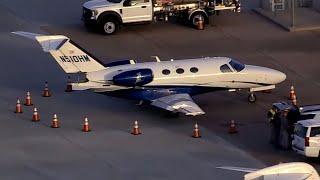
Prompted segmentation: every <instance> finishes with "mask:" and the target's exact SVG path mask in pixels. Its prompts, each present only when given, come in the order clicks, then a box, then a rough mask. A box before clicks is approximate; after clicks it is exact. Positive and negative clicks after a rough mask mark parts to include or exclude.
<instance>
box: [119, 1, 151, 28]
mask: <svg viewBox="0 0 320 180" xmlns="http://www.w3.org/2000/svg"><path fill="white" fill-rule="evenodd" d="M151 20H152V2H151V0H125V1H124V2H123V10H122V21H123V22H124V23H130V22H142V21H151Z"/></svg>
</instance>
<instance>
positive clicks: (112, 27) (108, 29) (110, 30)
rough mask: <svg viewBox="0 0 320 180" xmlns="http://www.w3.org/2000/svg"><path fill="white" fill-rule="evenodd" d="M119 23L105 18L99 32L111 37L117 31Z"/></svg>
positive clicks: (113, 19)
mask: <svg viewBox="0 0 320 180" xmlns="http://www.w3.org/2000/svg"><path fill="white" fill-rule="evenodd" d="M118 29H119V23H118V21H117V20H116V19H115V18H106V19H105V20H103V21H102V22H101V24H100V30H101V32H102V33H103V34H106V35H111V34H114V33H116V32H117V31H118Z"/></svg>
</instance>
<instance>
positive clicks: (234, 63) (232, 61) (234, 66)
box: [229, 59, 244, 72]
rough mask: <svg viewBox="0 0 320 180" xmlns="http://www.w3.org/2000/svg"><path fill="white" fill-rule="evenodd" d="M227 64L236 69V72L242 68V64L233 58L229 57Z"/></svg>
mask: <svg viewBox="0 0 320 180" xmlns="http://www.w3.org/2000/svg"><path fill="white" fill-rule="evenodd" d="M229 64H230V65H231V66H232V68H233V69H234V70H236V71H237V72H240V71H242V70H243V69H244V64H242V63H240V62H238V61H236V60H234V59H231V61H230V62H229Z"/></svg>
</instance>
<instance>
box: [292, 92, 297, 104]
mask: <svg viewBox="0 0 320 180" xmlns="http://www.w3.org/2000/svg"><path fill="white" fill-rule="evenodd" d="M292 104H293V105H295V106H297V96H296V95H295V94H294V95H293V99H292Z"/></svg>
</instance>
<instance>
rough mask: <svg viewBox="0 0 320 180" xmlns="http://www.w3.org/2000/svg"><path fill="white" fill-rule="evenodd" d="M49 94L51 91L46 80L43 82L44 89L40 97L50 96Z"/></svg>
mask: <svg viewBox="0 0 320 180" xmlns="http://www.w3.org/2000/svg"><path fill="white" fill-rule="evenodd" d="M50 96H51V93H50V91H49V86H48V82H47V81H46V82H45V84H44V90H43V93H42V97H50Z"/></svg>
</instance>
